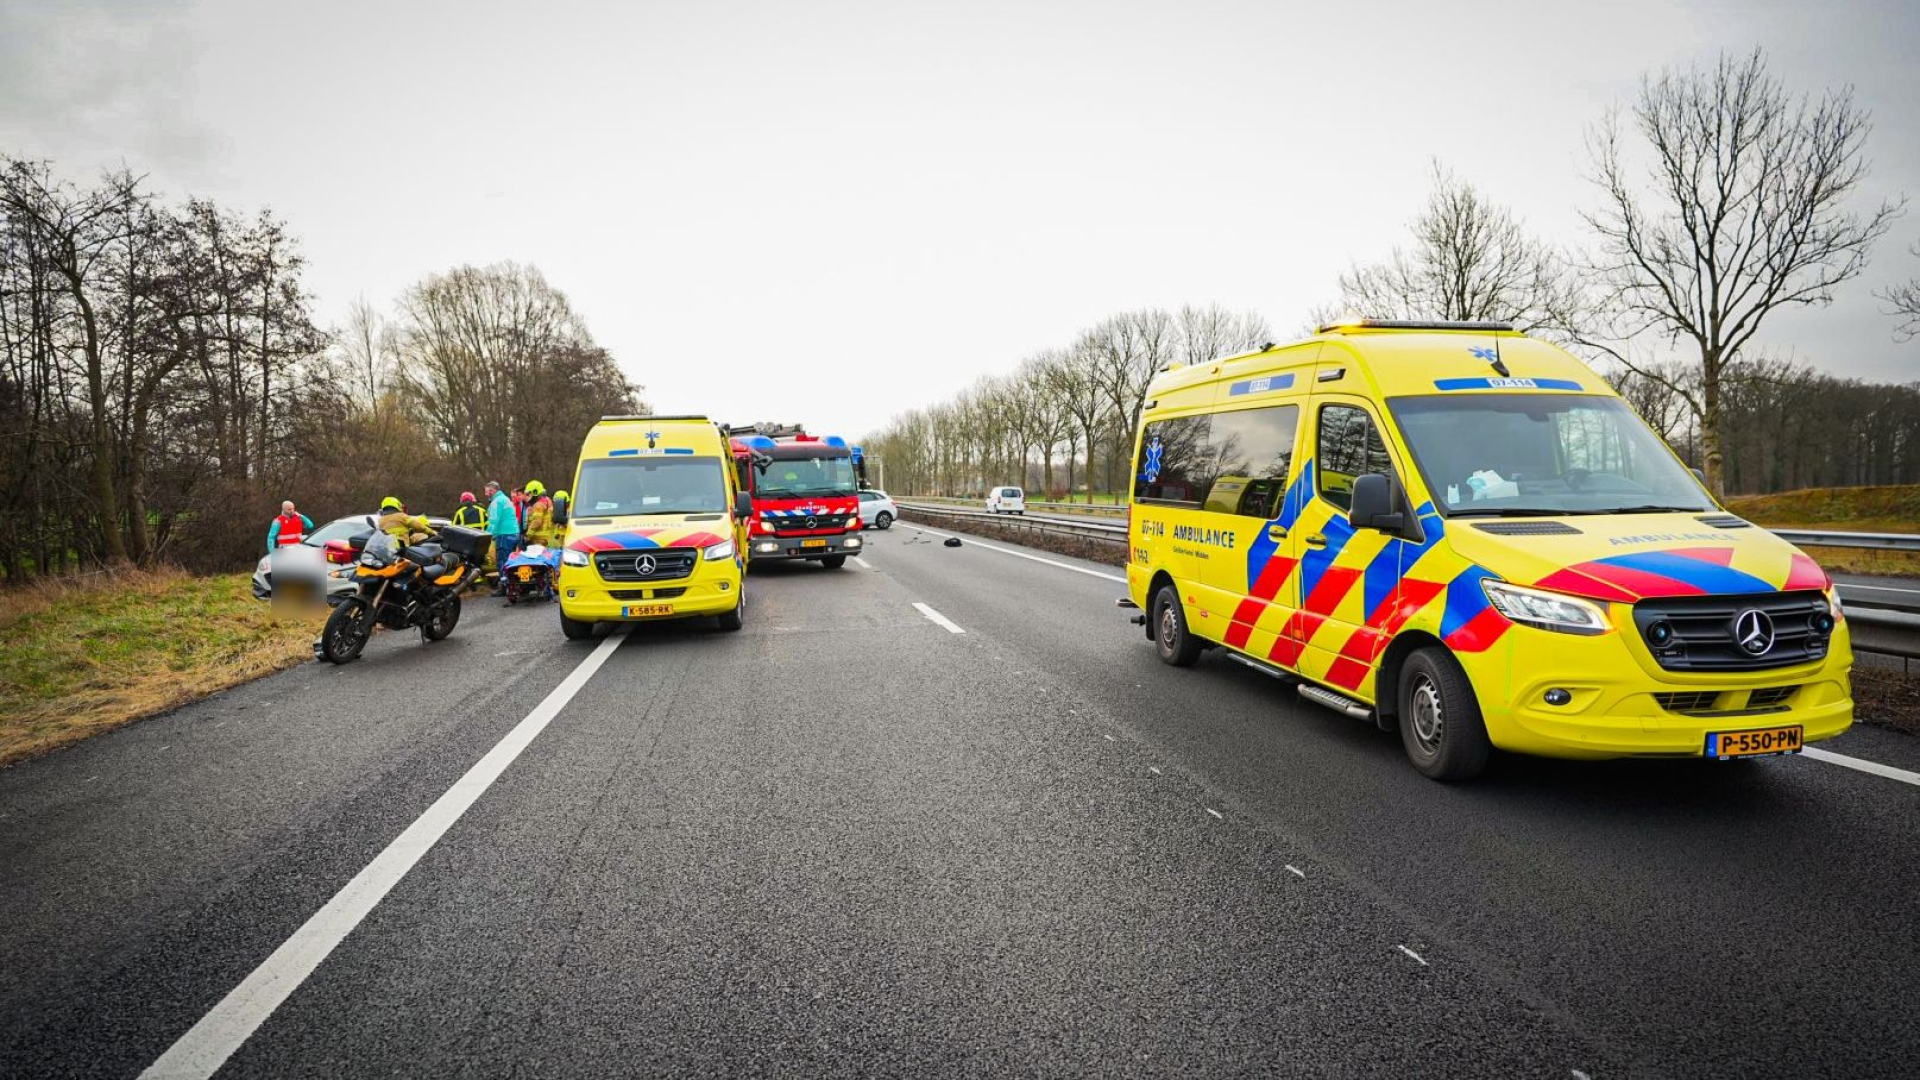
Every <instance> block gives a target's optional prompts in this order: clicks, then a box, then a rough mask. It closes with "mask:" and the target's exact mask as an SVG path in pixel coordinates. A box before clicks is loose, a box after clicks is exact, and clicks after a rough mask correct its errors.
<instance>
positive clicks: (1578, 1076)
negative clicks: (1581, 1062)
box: [1569, 1069, 1593, 1080]
mask: <svg viewBox="0 0 1920 1080" xmlns="http://www.w3.org/2000/svg"><path fill="white" fill-rule="evenodd" d="M1569 1071H1570V1072H1572V1073H1573V1080H1593V1077H1591V1076H1588V1075H1587V1074H1586V1073H1583V1072H1581V1071H1580V1070H1579V1069H1572V1070H1569Z"/></svg>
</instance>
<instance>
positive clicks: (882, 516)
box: [873, 510, 893, 532]
mask: <svg viewBox="0 0 1920 1080" xmlns="http://www.w3.org/2000/svg"><path fill="white" fill-rule="evenodd" d="M873 527H874V528H876V529H879V530H880V531H881V532H886V531H887V530H888V529H891V528H893V515H892V514H889V513H887V512H886V511H885V510H882V511H880V513H879V515H878V516H876V517H875V518H874V519H873Z"/></svg>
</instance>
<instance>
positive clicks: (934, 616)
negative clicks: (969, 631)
mask: <svg viewBox="0 0 1920 1080" xmlns="http://www.w3.org/2000/svg"><path fill="white" fill-rule="evenodd" d="M913 606H914V607H915V608H916V609H918V610H919V612H920V614H922V615H925V616H926V617H927V618H928V619H929V620H931V621H932V622H933V623H934V625H936V626H944V627H946V628H947V633H949V634H964V633H966V631H965V630H962V629H960V627H959V626H957V625H955V624H954V621H953V620H952V619H949V618H947V617H946V616H945V615H942V614H940V613H939V612H937V611H935V610H933V609H932V608H930V607H928V606H927V605H925V604H923V603H921V602H920V601H918V600H915V601H914V602H913Z"/></svg>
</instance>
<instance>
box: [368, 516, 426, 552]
mask: <svg viewBox="0 0 1920 1080" xmlns="http://www.w3.org/2000/svg"><path fill="white" fill-rule="evenodd" d="M379 528H380V531H381V532H383V533H386V534H387V535H388V536H391V537H393V538H394V539H395V540H396V541H398V542H399V543H400V544H401V545H402V546H405V545H407V544H417V543H419V542H420V541H421V540H424V539H426V538H427V537H428V536H431V535H432V534H433V523H432V522H429V521H428V520H427V519H426V518H423V517H419V516H417V515H414V514H406V513H402V512H401V511H398V510H391V511H388V512H387V513H384V514H382V515H380V525H379Z"/></svg>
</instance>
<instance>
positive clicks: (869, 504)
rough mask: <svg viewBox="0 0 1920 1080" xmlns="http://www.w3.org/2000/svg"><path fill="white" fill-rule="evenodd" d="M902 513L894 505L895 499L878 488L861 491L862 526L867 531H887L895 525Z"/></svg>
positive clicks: (862, 489)
mask: <svg viewBox="0 0 1920 1080" xmlns="http://www.w3.org/2000/svg"><path fill="white" fill-rule="evenodd" d="M899 516H900V511H899V509H898V508H897V507H895V506H894V505H893V499H892V498H891V497H889V496H888V495H887V493H886V492H884V491H880V490H878V489H877V488H861V489H860V524H861V527H862V528H867V529H885V528H888V527H890V526H891V525H892V524H893V519H894V518H897V517H899Z"/></svg>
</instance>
